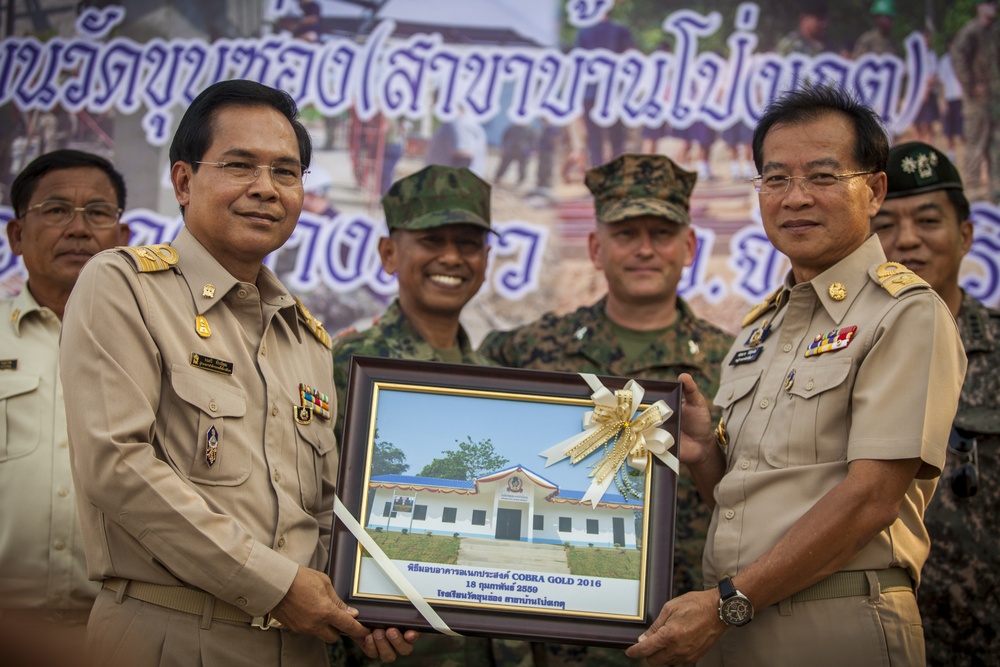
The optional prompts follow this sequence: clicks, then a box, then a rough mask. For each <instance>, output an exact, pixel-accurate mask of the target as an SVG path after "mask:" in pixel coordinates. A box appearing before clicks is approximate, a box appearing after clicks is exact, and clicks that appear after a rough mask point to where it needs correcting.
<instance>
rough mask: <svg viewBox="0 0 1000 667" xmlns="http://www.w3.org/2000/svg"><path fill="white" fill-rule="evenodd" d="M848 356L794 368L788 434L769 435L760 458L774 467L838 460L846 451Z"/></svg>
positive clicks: (849, 359)
mask: <svg viewBox="0 0 1000 667" xmlns="http://www.w3.org/2000/svg"><path fill="white" fill-rule="evenodd" d="M851 361H852V360H851V358H850V357H842V358H840V359H836V358H834V359H830V360H825V361H822V362H821V363H814V364H806V365H805V366H804V367H801V368H799V369H797V370H796V372H795V383H794V384H793V385H792V387H791V389H789V390H788V393H789V395H790V396H791V400H792V406H791V418H790V420H789V423H788V437H787V438H781V439H769V441H768V442H767V443H766V444H765V446H764V458H765V459H766V460H767V462H768V463H770V464H771V465H773V466H775V467H776V468H787V467H791V466H800V465H812V464H815V463H829V462H831V461H841V460H844V458H845V457H846V455H847V433H848V429H849V426H850V416H849V415H848V413H847V411H848V410H849V407H850V400H849V399H850V397H849V396H848V395H847V392H848V384H849V383H848V382H847V377H848V375H849V374H850V372H851Z"/></svg>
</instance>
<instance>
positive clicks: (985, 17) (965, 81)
mask: <svg viewBox="0 0 1000 667" xmlns="http://www.w3.org/2000/svg"><path fill="white" fill-rule="evenodd" d="M996 15H997V3H996V2H977V3H976V13H975V16H974V17H972V18H971V19H970V20H969V21H968V22H966V23H965V25H963V26H962V27H961V29H960V30H959V31H958V32H957V33H956V34H955V38H954V40H953V41H952V43H951V48H950V49H949V53H950V54H951V65H952V68H953V69H954V71H955V76H957V77H958V81H959V83H960V84H961V86H962V95H963V97H962V129H963V132H964V134H965V151H964V158H963V160H962V164H961V167H960V169H961V172H962V179H963V181H964V182H965V192H966V194H967V196H969V197H970V198H971V199H977V198H980V197H987V196H988V197H992V198H993V200H994V201H1000V165H998V164H996V163H995V160H996V159H997V156H996V155H994V151H993V145H994V143H995V142H994V141H993V132H994V129H995V127H996V118H995V117H994V113H995V112H994V110H993V108H992V106H991V105H992V104H993V100H994V99H995V98H994V96H1000V50H998V49H1000V44H998V36H997V26H996ZM997 99H1000V98H997ZM998 148H1000V147H998ZM984 175H985V177H986V178H985V180H984ZM994 183H997V188H994V187H993V184H994ZM994 189H996V190H997V192H992V190H994Z"/></svg>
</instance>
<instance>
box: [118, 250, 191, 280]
mask: <svg viewBox="0 0 1000 667" xmlns="http://www.w3.org/2000/svg"><path fill="white" fill-rule="evenodd" d="M116 250H118V251H119V252H121V253H122V254H123V255H126V256H128V257H130V258H131V259H132V261H133V262H134V263H135V268H137V269H139V272H140V273H149V272H152V271H166V270H167V269H169V268H170V267H172V266H174V265H175V264H177V257H178V255H177V251H176V250H174V249H173V247H171V246H170V245H168V244H166V243H157V244H156V245H140V246H118V247H117V248H116Z"/></svg>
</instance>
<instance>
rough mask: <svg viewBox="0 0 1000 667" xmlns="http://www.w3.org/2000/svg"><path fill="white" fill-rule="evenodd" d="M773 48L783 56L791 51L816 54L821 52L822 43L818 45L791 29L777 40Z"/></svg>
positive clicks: (809, 54) (810, 54)
mask: <svg viewBox="0 0 1000 667" xmlns="http://www.w3.org/2000/svg"><path fill="white" fill-rule="evenodd" d="M774 50H775V51H777V52H778V53H779V54H780V55H783V56H787V55H789V54H791V53H801V54H803V55H807V56H818V55H819V54H820V53H822V52H823V45H821V44H819V45H818V44H816V43H815V42H813V41H812V40H807V39H806V38H805V37H803V36H802V33H800V32H799V31H798V30H793V31H791V32H790V33H787V34H786V35H785V36H784V37H782V38H781V39H779V40H778V43H777V44H776V45H775V47H774Z"/></svg>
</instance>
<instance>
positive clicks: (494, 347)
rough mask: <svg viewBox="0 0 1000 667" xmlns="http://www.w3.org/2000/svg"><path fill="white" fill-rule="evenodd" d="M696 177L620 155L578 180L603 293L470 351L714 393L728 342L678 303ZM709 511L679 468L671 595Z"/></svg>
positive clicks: (657, 161)
mask: <svg viewBox="0 0 1000 667" xmlns="http://www.w3.org/2000/svg"><path fill="white" fill-rule="evenodd" d="M696 180H697V176H696V175H695V174H694V173H692V172H689V171H685V170H683V169H681V168H680V167H678V166H677V165H676V164H675V163H674V162H672V161H671V160H670V159H669V158H667V157H664V156H662V155H636V154H625V155H622V156H619V157H618V158H616V159H615V160H612V161H611V162H609V163H607V164H605V165H602V166H600V167H595V168H593V169H591V170H589V171H588V172H587V177H586V184H587V187H588V188H589V189H590V191H591V192H592V193H593V195H594V206H595V209H596V218H597V229H596V230H595V231H593V232H591V234H590V238H589V249H590V257H591V260H592V261H593V263H594V266H595V267H596V268H597V269H599V270H602V271H603V272H604V275H605V277H606V279H607V282H608V294H607V295H606V296H605V297H604V298H602V299H600V300H599V301H597V302H596V303H594V304H593V305H590V306H584V307H582V308H580V309H578V310H577V311H575V312H573V313H570V314H568V315H566V316H563V317H559V316H556V315H555V314H553V313H548V314H546V315H544V316H543V317H542V318H541V319H539V320H538V321H537V322H534V323H532V324H528V325H525V326H523V327H520V328H518V329H515V330H513V331H505V332H496V331H495V332H492V333H490V334H489V335H488V336H487V337H486V339H485V340H484V341H483V344H482V345H481V346H480V348H479V351H480V352H481V353H483V354H485V355H486V356H487V357H489V358H490V359H492V360H494V361H496V362H497V363H499V364H502V365H504V366H512V367H515V368H533V369H540V370H557V371H569V372H577V373H583V372H586V373H603V374H608V375H618V376H622V377H629V378H635V379H637V380H641V379H642V378H648V379H656V380H671V381H673V380H676V379H677V376H678V375H679V374H680V373H690V374H691V376H692V377H693V378H694V379H695V381H696V382H697V383H698V386H699V387H700V388H701V390H702V391H703V392H705V394H706V395H713V394H714V393H715V391H716V390H717V389H718V385H719V372H720V370H719V365H720V364H721V362H722V360H723V358H724V357H725V356H726V353H727V352H728V351H729V348H730V347H731V346H732V343H733V338H732V336H730V335H729V334H727V333H725V332H724V331H722V330H721V329H719V328H717V327H715V326H713V325H711V324H709V323H708V322H705V321H704V320H701V319H699V318H697V317H695V315H694V314H693V313H692V312H691V307H690V306H689V305H688V304H687V303H685V302H684V300H683V299H681V298H680V297H679V296H677V284H678V282H679V281H680V278H681V272H682V270H683V269H684V267H685V266H689V265H690V264H691V262H692V261H693V259H694V255H695V250H696V247H697V239H696V238H695V234H694V230H693V229H691V227H690V223H691V218H690V214H689V201H690V196H691V191H692V190H693V189H694V184H695V181H696ZM709 519H710V512H709V511H708V509H707V507H706V505H705V504H704V503H703V502H701V501H700V500H699V499H698V497H697V492H696V490H695V487H694V484H693V483H692V482H691V479H690V477H689V476H688V475H687V474H685V469H684V468H682V469H681V475H680V478H679V480H678V489H677V533H676V541H675V549H676V551H675V556H674V590H673V593H674V595H680V594H681V593H685V592H687V591H691V590H700V589H701V587H702V578H701V567H700V565H701V558H702V550H703V548H704V546H705V533H706V531H707V529H708V522H709ZM548 657H549V665H550V667H552V666H553V665H557V664H560V662H559V661H560V660H561V659H562V660H565V661H567V662H570V663H574V662H586V664H588V665H597V664H626V663H629V662H631V661H630V660H629V659H628V658H626V657H625V655H624V653H621V652H618V651H614V652H612V651H609V650H607V649H595V648H583V647H574V646H550V647H549V656H548Z"/></svg>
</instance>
